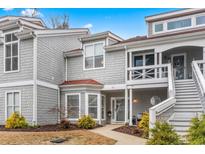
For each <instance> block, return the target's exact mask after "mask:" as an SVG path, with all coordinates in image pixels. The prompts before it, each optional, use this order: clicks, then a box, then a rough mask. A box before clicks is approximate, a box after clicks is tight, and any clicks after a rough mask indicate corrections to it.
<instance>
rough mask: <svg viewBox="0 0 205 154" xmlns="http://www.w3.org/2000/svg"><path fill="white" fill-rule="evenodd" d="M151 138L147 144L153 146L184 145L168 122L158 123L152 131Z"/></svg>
mask: <svg viewBox="0 0 205 154" xmlns="http://www.w3.org/2000/svg"><path fill="white" fill-rule="evenodd" d="M150 133H151V138H150V139H149V140H148V141H147V144H151V145H179V144H182V142H181V141H180V138H179V135H177V133H176V132H175V131H174V129H173V127H172V126H171V125H169V124H168V123H167V122H162V123H160V122H156V123H155V127H154V128H153V129H151V130H150Z"/></svg>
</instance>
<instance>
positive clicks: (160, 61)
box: [159, 52, 162, 78]
mask: <svg viewBox="0 0 205 154" xmlns="http://www.w3.org/2000/svg"><path fill="white" fill-rule="evenodd" d="M161 64H162V53H161V52H160V53H159V65H161ZM161 77H162V68H159V78H161Z"/></svg>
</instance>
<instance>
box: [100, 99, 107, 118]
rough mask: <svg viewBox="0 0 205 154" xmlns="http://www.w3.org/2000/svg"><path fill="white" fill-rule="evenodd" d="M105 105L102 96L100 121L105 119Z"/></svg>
mask: <svg viewBox="0 0 205 154" xmlns="http://www.w3.org/2000/svg"><path fill="white" fill-rule="evenodd" d="M105 104H106V99H105V96H104V95H102V96H101V118H102V119H105V116H106V113H105V112H106V110H105Z"/></svg>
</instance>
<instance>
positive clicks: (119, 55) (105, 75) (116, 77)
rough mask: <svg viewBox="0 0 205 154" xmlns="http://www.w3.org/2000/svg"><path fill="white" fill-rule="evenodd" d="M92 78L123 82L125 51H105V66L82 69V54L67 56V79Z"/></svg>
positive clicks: (115, 82)
mask: <svg viewBox="0 0 205 154" xmlns="http://www.w3.org/2000/svg"><path fill="white" fill-rule="evenodd" d="M79 79H94V80H97V81H99V82H101V83H103V84H123V83H125V51H124V50H123V51H115V52H106V53H105V68H102V69H93V70H83V56H79V57H72V58H68V80H79Z"/></svg>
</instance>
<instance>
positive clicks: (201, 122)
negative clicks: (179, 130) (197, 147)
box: [187, 115, 205, 144]
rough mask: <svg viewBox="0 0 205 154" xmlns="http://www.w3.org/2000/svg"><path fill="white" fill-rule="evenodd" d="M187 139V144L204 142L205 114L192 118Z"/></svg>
mask: <svg viewBox="0 0 205 154" xmlns="http://www.w3.org/2000/svg"><path fill="white" fill-rule="evenodd" d="M187 140H188V142H189V144H205V115H202V116H201V117H200V118H193V119H192V122H191V127H190V128H189V130H188V136H187Z"/></svg>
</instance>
